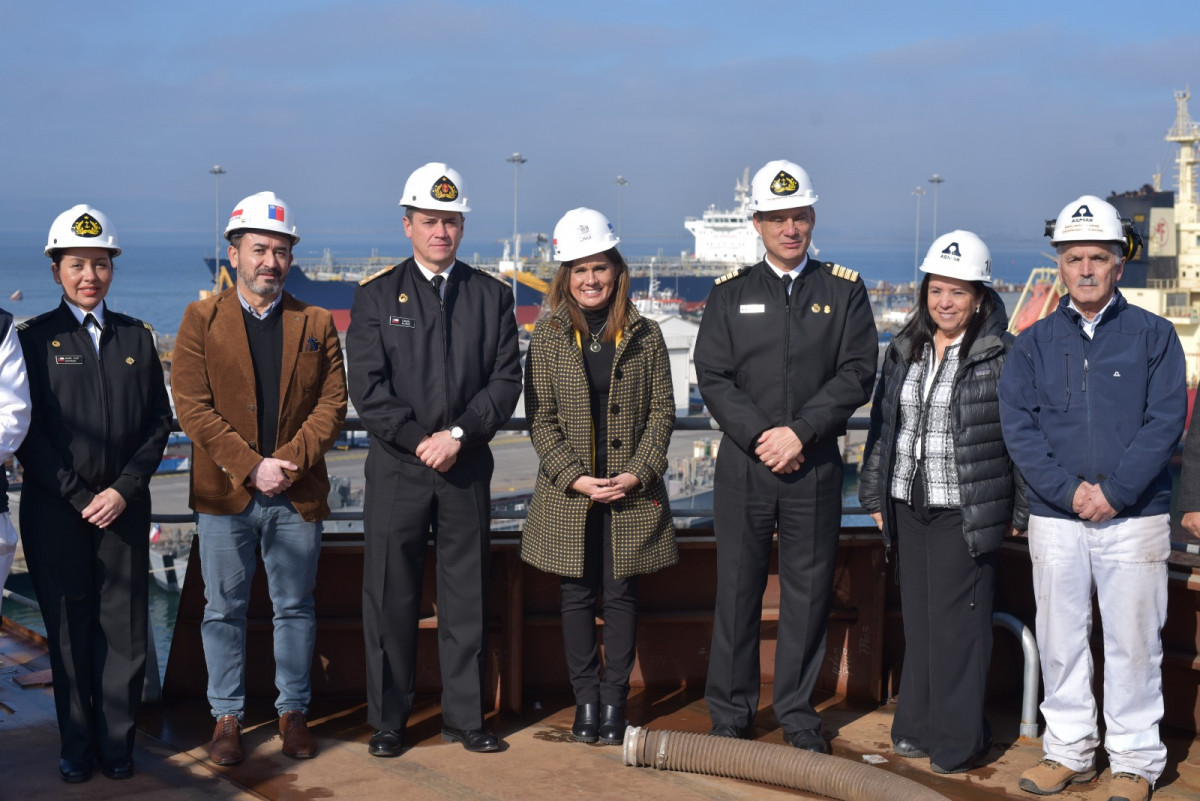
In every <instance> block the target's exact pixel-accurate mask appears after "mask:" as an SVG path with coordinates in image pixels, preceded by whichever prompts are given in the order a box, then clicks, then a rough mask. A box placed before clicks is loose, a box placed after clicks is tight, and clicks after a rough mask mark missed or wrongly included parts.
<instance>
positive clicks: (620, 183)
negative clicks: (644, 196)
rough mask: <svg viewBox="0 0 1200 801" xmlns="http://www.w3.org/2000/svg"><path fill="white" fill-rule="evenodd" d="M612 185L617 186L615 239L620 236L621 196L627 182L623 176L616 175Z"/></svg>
mask: <svg viewBox="0 0 1200 801" xmlns="http://www.w3.org/2000/svg"><path fill="white" fill-rule="evenodd" d="M613 183H614V184H616V185H617V237H618V238H619V237H620V236H621V195H622V194H623V193H624V192H623V190H624V189H625V184H627V183H629V181H627V180H625V176H624V175H618V176H617V177H616V178H614V179H613Z"/></svg>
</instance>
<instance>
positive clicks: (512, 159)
mask: <svg viewBox="0 0 1200 801" xmlns="http://www.w3.org/2000/svg"><path fill="white" fill-rule="evenodd" d="M505 161H507V162H508V163H509V164H511V165H513V238H512V246H513V250H512V254H513V268H512V269H513V274H512V287H513V297H514V298H516V296H517V262H518V260H519V259H520V256H521V244H520V241H519V240H518V239H517V204H518V200H519V199H520V196H521V165H522V164H524V163H525V162H527V161H529V159H527V158H525V157H524V156H522V155H521V154H520V153H513V154H512V155H511V156H509V157H508V158H506V159H505Z"/></svg>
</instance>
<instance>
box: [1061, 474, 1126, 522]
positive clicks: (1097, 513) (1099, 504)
mask: <svg viewBox="0 0 1200 801" xmlns="http://www.w3.org/2000/svg"><path fill="white" fill-rule="evenodd" d="M1071 510H1072V511H1074V512H1075V514H1077V515H1079V518H1080V519H1081V520H1087V521H1089V522H1091V523H1103V522H1104V521H1105V520H1112V519H1113V518H1114V517H1116V516H1117V510H1116V509H1114V508H1112V505H1111V504H1110V503H1109V502H1108V498H1105V497H1104V493H1103V492H1102V491H1101V489H1100V486H1099V485H1098V484H1092V483H1090V482H1088V481H1085V482H1083V483H1082V484H1080V485H1079V487H1078V488H1076V490H1075V497H1074V498H1072V499H1071Z"/></svg>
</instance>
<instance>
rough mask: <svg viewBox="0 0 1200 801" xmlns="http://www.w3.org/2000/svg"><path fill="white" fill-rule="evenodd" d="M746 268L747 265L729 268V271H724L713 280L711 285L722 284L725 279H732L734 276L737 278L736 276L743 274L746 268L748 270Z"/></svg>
mask: <svg viewBox="0 0 1200 801" xmlns="http://www.w3.org/2000/svg"><path fill="white" fill-rule="evenodd" d="M748 269H749V268H748V267H738V268H737V269H735V270H730V271H729V272H727V273H725V274H724V275H722V276H721V277H720V278H718V279H717V280H716V281H714V282H713V285H714V286H716V285H717V284H723V283H725V282H726V281H732V280H733V279H734V278H738V277H740V276H742V275H744V274H745V273H746V270H748Z"/></svg>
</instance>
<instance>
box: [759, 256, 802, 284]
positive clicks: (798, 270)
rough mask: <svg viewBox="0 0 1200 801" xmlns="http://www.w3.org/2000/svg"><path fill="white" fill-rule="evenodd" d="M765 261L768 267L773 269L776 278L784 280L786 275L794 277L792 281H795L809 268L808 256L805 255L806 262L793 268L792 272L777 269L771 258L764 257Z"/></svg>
mask: <svg viewBox="0 0 1200 801" xmlns="http://www.w3.org/2000/svg"><path fill="white" fill-rule="evenodd" d="M763 261H765V262H766V263H767V266H768V267H770V268H771V272H773V273H775V275H776V277H778V278H783V277H784V276H785V275H790V276H791V277H792V279H793V280H794V279H795V278H796V276H798V275H800V273H801V272H803V270H804V268H805V267H807V266H808V254H807V253H805V254H804V261H802V262H800V263H799V264H797V265H796V266H795V267H793V268H792V269H790V270H781V269H779V268H778V267H776V266H775V265H774V264H772V263H771V257H770V256H764V257H763Z"/></svg>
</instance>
